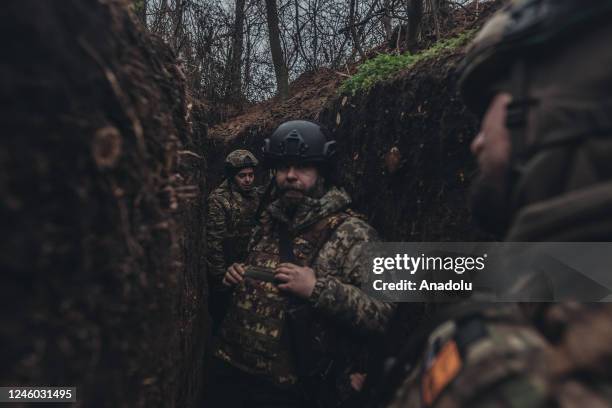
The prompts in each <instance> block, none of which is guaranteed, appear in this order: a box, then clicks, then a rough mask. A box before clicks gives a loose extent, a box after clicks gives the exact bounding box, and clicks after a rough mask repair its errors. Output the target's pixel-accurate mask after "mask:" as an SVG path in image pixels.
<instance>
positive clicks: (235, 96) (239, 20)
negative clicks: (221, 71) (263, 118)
mask: <svg viewBox="0 0 612 408" xmlns="http://www.w3.org/2000/svg"><path fill="white" fill-rule="evenodd" d="M244 5H245V0H236V15H235V19H234V36H233V37H234V42H233V44H232V56H231V62H230V65H229V71H230V75H229V84H228V89H227V94H226V97H227V99H228V100H229V101H230V102H232V103H234V104H236V105H239V104H240V101H241V100H242V69H241V68H242V47H243V44H244Z"/></svg>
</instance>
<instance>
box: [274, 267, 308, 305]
mask: <svg viewBox="0 0 612 408" xmlns="http://www.w3.org/2000/svg"><path fill="white" fill-rule="evenodd" d="M274 279H276V280H277V281H278V282H279V284H278V288H279V289H280V290H283V291H285V292H289V293H292V294H294V295H295V296H297V297H300V298H303V299H308V298H309V297H310V295H311V294H312V291H313V289H314V287H315V283H316V282H317V277H316V275H315V272H314V271H313V270H312V268H309V267H307V266H298V265H295V264H292V263H282V264H280V265H278V266H277V267H276V270H275V274H274Z"/></svg>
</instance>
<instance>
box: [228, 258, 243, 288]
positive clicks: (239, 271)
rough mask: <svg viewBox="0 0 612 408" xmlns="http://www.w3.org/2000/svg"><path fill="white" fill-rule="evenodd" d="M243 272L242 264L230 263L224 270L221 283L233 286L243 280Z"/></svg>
mask: <svg viewBox="0 0 612 408" xmlns="http://www.w3.org/2000/svg"><path fill="white" fill-rule="evenodd" d="M244 273H245V270H244V264H238V263H235V264H232V265H230V267H229V268H227V271H226V272H225V276H223V284H224V285H225V286H234V285H237V284H239V283H240V282H242V281H243V280H244V278H243V277H242V276H243V275H244Z"/></svg>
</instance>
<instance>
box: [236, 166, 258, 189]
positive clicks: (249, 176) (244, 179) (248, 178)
mask: <svg viewBox="0 0 612 408" xmlns="http://www.w3.org/2000/svg"><path fill="white" fill-rule="evenodd" d="M234 181H235V182H236V185H237V186H238V187H239V188H240V189H241V190H243V191H248V190H250V189H252V188H253V182H254V181H255V171H254V170H253V168H251V167H247V168H245V169H242V170H240V171H239V172H238V174H236V175H235V176H234Z"/></svg>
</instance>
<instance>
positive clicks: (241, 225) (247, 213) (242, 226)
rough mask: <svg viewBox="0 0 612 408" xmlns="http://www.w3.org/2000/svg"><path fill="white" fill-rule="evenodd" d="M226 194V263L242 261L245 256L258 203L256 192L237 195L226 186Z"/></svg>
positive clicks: (223, 243)
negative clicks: (251, 196) (247, 195)
mask: <svg viewBox="0 0 612 408" xmlns="http://www.w3.org/2000/svg"><path fill="white" fill-rule="evenodd" d="M228 193H229V194H228V195H227V197H224V199H225V206H224V208H225V211H226V214H225V219H226V220H227V235H226V236H225V238H224V239H223V242H222V246H223V257H224V259H225V263H226V265H231V264H233V263H234V262H242V261H244V260H245V259H246V256H247V247H248V243H249V238H250V236H251V231H252V229H253V227H254V226H255V212H256V210H257V206H258V205H259V200H258V199H257V192H253V193H252V194H253V195H254V197H253V198H252V199H250V200H249V199H247V198H246V197H237V196H239V195H240V193H239V192H237V191H232V188H230V187H228Z"/></svg>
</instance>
